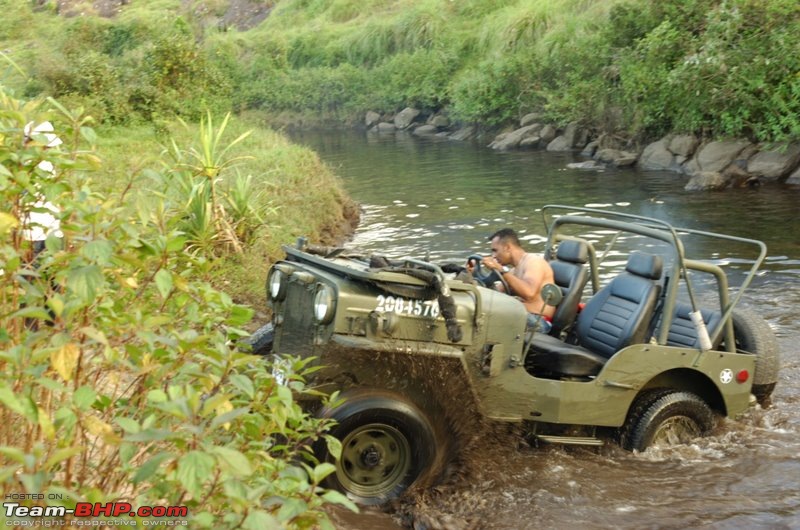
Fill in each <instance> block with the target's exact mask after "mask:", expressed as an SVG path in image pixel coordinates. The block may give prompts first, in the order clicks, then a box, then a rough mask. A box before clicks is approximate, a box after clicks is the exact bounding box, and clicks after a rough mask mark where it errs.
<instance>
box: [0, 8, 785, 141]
mask: <svg viewBox="0 0 800 530" xmlns="http://www.w3.org/2000/svg"><path fill="white" fill-rule="evenodd" d="M67 3H68V2H67ZM75 3H76V2H72V4H75ZM95 3H96V2H95ZM243 3H247V5H249V6H250V7H256V8H258V7H261V8H262V9H261V14H262V15H261V18H263V15H264V14H268V16H266V18H264V20H263V21H260V18H259V20H257V21H255V22H253V23H252V24H248V23H247V22H248V21H247V20H246V16H247V14H246V13H245V15H243V16H244V17H245V19H244V20H242V19H239V20H235V22H236V23H238V24H239V26H237V25H235V24H230V23H229V22H227V20H228V18H226V17H227V15H228V14H230V13H232V12H234V11H233V10H234V9H235V8H241V5H242V4H243ZM32 4H37V5H39V7H38V11H37V12H34V11H33V10H32V8H31V5H32ZM63 4H65V2H64V1H63V0H62V1H60V2H57V1H55V0H50V1H47V0H45V1H42V0H35V1H33V2H12V1H11V0H3V1H1V2H0V5H3V11H4V16H5V18H6V20H7V23H6V24H4V25H3V27H2V28H0V43H2V46H3V49H5V50H7V53H8V54H9V55H10V56H12V57H14V59H15V60H17V61H18V62H24V63H25V64H29V65H32V73H33V75H32V77H31V80H30V81H28V82H27V84H26V86H25V87H24V90H25V94H26V95H28V96H33V95H36V94H40V93H47V94H50V95H56V96H59V97H61V98H66V99H67V101H71V100H72V99H78V100H80V101H81V103H82V104H84V105H89V106H90V108H91V110H92V111H93V114H94V115H96V116H98V117H99V118H100V119H102V120H103V121H109V122H113V123H127V122H130V121H131V120H138V119H143V120H156V121H157V120H159V119H161V118H163V117H169V116H172V115H174V114H177V115H180V116H185V117H190V118H197V117H198V116H199V115H200V114H201V113H202V111H203V110H204V109H206V108H209V107H210V108H212V109H219V110H222V109H224V110H227V109H229V108H231V107H232V108H234V109H236V110H239V111H244V110H247V109H257V110H259V111H267V112H269V113H270V114H271V115H272V116H273V117H275V116H276V115H279V114H280V113H289V116H294V117H295V119H296V120H299V119H303V120H308V119H312V120H314V119H316V120H317V121H321V120H324V119H333V120H339V121H345V122H346V121H353V120H355V119H360V118H361V117H362V116H363V113H364V112H365V111H366V110H370V109H371V110H377V111H381V112H394V111H397V110H399V109H401V108H402V107H404V106H406V105H412V106H416V107H419V108H421V109H423V110H426V111H428V112H434V111H442V110H444V111H446V112H447V113H448V114H449V115H450V117H451V118H452V119H454V120H457V121H462V122H481V123H485V124H498V123H503V122H505V121H507V120H511V119H516V118H519V117H520V116H521V115H523V114H525V113H527V112H531V111H536V112H541V113H542V114H543V115H544V117H545V118H547V119H551V120H554V121H556V122H561V123H564V122H567V121H570V120H580V121H582V122H583V123H584V124H585V125H589V126H593V127H595V128H597V129H601V130H605V131H613V132H618V133H622V134H624V135H626V136H629V137H630V136H638V135H643V136H646V137H652V136H654V135H658V134H662V133H665V132H668V131H672V130H677V131H683V132H694V133H700V134H703V135H706V136H746V137H749V138H751V139H754V140H763V141H770V140H786V139H796V138H797V137H798V136H800V124H799V123H798V118H797V116H798V112H797V111H798V110H799V107H800V75H799V74H800V53H799V52H800V4H798V3H797V2H795V1H793V0H664V1H660V2H651V1H649V0H602V1H601V0H500V1H498V0H459V1H457V2H453V1H451V0H275V1H270V0H249V2H243V0H237V1H222V0H213V1H212V0H205V1H203V0H194V1H191V2H181V1H180V0H135V1H133V2H129V3H128V5H126V6H123V7H122V8H121V9H120V10H119V12H118V14H117V15H116V16H115V17H113V18H99V17H96V16H89V15H87V16H74V17H72V18H59V19H58V20H57V21H56V18H57V17H54V16H53V12H54V11H56V10H57V7H58V6H59V5H62V8H61V10H62V12H64V11H65V8H64V7H63ZM77 4H79V5H81V6H83V7H84V8H85V9H84V10H83V11H80V12H84V13H91V12H92V9H91V5H92V3H90V2H83V3H81V2H77ZM73 7H74V6H73ZM77 12H79V11H76V10H75V9H73V10H72V11H71V12H70V13H73V14H74V13H77ZM237 27H241V28H248V29H247V30H245V31H242V30H239V29H237Z"/></svg>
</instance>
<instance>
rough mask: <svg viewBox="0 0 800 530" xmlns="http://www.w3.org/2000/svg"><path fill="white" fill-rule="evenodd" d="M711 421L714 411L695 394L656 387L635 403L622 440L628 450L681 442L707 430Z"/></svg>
mask: <svg viewBox="0 0 800 530" xmlns="http://www.w3.org/2000/svg"><path fill="white" fill-rule="evenodd" d="M714 424H715V417H714V413H713V412H712V410H711V409H710V408H709V406H708V405H707V404H706V403H705V402H704V401H703V400H702V399H700V398H699V397H698V396H696V395H695V394H693V393H691V392H683V391H671V390H657V391H654V392H650V393H647V394H644V395H643V396H641V397H640V398H639V399H637V401H636V402H635V403H634V405H633V408H632V409H631V412H630V414H629V415H628V419H627V420H626V425H625V426H624V427H623V436H622V440H621V442H622V446H623V447H624V448H625V449H627V450H629V451H644V450H645V449H647V448H648V447H650V446H651V445H677V444H684V443H688V442H690V441H691V440H692V439H694V438H697V437H698V436H702V435H704V434H706V433H708V432H709V431H710V430H711V429H712V428H713V427H714Z"/></svg>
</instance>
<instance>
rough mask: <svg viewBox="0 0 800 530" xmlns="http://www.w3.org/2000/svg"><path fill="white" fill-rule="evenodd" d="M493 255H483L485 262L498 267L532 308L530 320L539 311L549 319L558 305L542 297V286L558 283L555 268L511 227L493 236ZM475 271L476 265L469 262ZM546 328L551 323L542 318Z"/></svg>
mask: <svg viewBox="0 0 800 530" xmlns="http://www.w3.org/2000/svg"><path fill="white" fill-rule="evenodd" d="M489 241H491V243H492V255H491V256H489V257H485V258H483V266H484V267H487V268H489V269H492V270H495V271H497V273H498V274H500V275H501V276H502V277H503V279H504V280H505V281H506V283H507V284H508V287H509V289H511V292H510V293H509V294H511V295H513V296H516V297H517V298H519V299H520V300H521V301H522V303H523V304H525V309H527V310H528V313H529V316H528V323H529V324H531V325H533V324H535V323H536V322H537V321H540V320H543V319H540V318H539V316H538V313H541V314H542V315H543V316H545V317H547V318H548V319H549V318H550V317H552V316H553V314H554V313H555V311H556V309H555V307H553V306H549V305H545V303H544V300H543V299H542V294H541V292H542V286H544V285H546V284H548V283H554V279H553V269H552V268H551V267H550V264H549V263H547V261H546V260H545V259H544V258H543V257H542V256H539V255H536V254H528V253H527V252H525V251H524V250H523V249H522V246H521V245H520V242H519V238H518V237H517V234H516V232H514V230H512V229H511V228H503V229H502V230H498V231H497V232H495V233H494V234H492V236H491V237H490V238H489ZM467 269H468V270H469V271H470V272H472V265H471V264H467ZM540 327H541V328H542V331H544V332H547V331H549V330H548V329H547V328H549V323H547V322H544V321H542V322H540Z"/></svg>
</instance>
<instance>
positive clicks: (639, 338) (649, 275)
mask: <svg viewBox="0 0 800 530" xmlns="http://www.w3.org/2000/svg"><path fill="white" fill-rule="evenodd" d="M662 263H663V262H662V259H661V257H660V256H654V255H651V254H644V253H641V252H634V253H633V254H631V256H630V258H629V259H628V263H627V265H626V266H625V271H624V272H623V273H621V274H620V275H619V276H617V277H616V278H614V279H613V280H611V282H610V283H609V284H608V285H606V286H605V287H604V288H603V289H601V290H600V291H599V292H598V293H597V294H596V295H594V296H593V297H592V298H591V300H589V301H588V302H587V303H586V307H584V308H583V311H581V313H580V315H578V321H577V324H576V325H575V338H576V339H577V345H571V344H566V343H564V342H562V341H560V340H559V339H557V338H556V337H551V336H548V335H543V334H541V333H537V334H535V335H534V337H533V342H532V344H531V350H532V355H531V356H530V359H528V362H529V363H530V364H531V365H533V367H534V370H535V371H536V372H545V373H553V374H559V375H562V376H570V377H589V376H593V375H596V374H597V373H598V372H599V371H600V369H601V368H602V367H603V365H604V364H605V363H606V361H607V360H608V359H610V358H611V356H613V355H614V354H615V353H617V352H618V351H619V350H621V349H623V348H625V347H626V346H629V345H631V344H639V343H643V342H645V341H646V340H647V339H648V337H646V336H645V335H647V332H648V327H649V325H650V320H651V318H652V317H653V312H654V310H655V307H656V302H657V300H658V295H659V292H660V290H661V286H660V285H659V284H658V280H659V279H660V278H661V270H662V267H663V264H662Z"/></svg>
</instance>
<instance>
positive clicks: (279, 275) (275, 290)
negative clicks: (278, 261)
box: [267, 269, 286, 300]
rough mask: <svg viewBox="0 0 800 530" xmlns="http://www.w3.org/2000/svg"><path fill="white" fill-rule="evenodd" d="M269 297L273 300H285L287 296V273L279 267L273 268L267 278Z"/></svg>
mask: <svg viewBox="0 0 800 530" xmlns="http://www.w3.org/2000/svg"><path fill="white" fill-rule="evenodd" d="M267 290H268V292H269V297H270V298H271V299H273V300H283V297H284V296H286V275H285V274H284V273H283V272H281V271H280V270H279V269H272V272H271V273H270V275H269V279H268V280H267Z"/></svg>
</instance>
